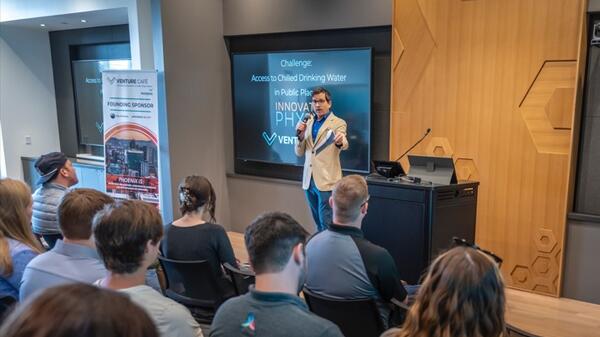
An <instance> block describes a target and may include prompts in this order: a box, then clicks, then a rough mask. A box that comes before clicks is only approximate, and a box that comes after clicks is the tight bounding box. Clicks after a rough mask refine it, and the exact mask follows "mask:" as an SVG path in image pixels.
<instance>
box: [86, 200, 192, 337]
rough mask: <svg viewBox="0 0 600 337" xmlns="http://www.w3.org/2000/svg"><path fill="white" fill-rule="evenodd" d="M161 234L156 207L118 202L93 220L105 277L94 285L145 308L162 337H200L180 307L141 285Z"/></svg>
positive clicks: (139, 202) (183, 309) (136, 202)
mask: <svg viewBox="0 0 600 337" xmlns="http://www.w3.org/2000/svg"><path fill="white" fill-rule="evenodd" d="M162 234H163V226H162V220H161V218H160V214H159V213H158V210H157V209H156V207H154V206H152V205H150V204H147V203H144V202H141V201H118V202H116V203H115V204H112V205H107V206H105V208H104V209H103V210H101V211H100V212H98V214H96V216H95V217H94V237H95V240H96V247H97V248H98V253H100V256H101V257H102V259H103V260H104V265H105V266H106V269H107V270H108V275H107V276H106V277H105V278H103V279H100V280H98V281H97V282H96V283H95V284H96V285H98V286H101V287H105V288H109V289H113V290H118V291H121V292H124V293H126V294H128V295H129V296H130V298H131V300H132V301H133V302H134V303H136V304H138V305H139V306H141V307H142V308H144V309H145V310H146V311H147V312H148V314H149V315H150V317H151V318H152V320H153V321H154V323H155V324H156V326H157V328H158V330H159V332H160V335H161V336H162V337H171V336H178V337H187V336H190V337H192V336H196V337H198V336H202V330H201V329H200V326H199V325H198V323H196V321H195V320H194V318H193V317H192V315H191V314H190V312H189V311H188V310H187V309H186V308H185V307H184V306H182V305H181V304H179V303H177V302H175V301H173V300H171V299H169V298H167V297H164V296H163V295H162V294H161V293H159V292H158V291H156V290H154V289H152V288H151V287H149V286H147V285H144V279H145V275H146V269H148V267H149V266H150V265H151V264H153V263H154V262H155V261H156V259H157V256H158V254H159V244H160V239H161V238H162Z"/></svg>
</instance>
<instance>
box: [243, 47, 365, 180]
mask: <svg viewBox="0 0 600 337" xmlns="http://www.w3.org/2000/svg"><path fill="white" fill-rule="evenodd" d="M232 69H233V70H232V78H233V109H234V129H235V131H234V134H235V140H234V141H235V157H236V160H237V161H242V162H261V163H268V164H274V165H289V166H302V165H303V163H304V157H297V156H296V154H295V153H294V145H295V143H296V142H297V137H296V131H295V126H296V123H298V121H300V120H302V118H303V117H304V116H305V115H306V114H307V113H309V112H310V111H311V110H312V105H311V92H312V89H313V88H315V87H324V88H325V89H327V90H328V91H329V92H330V93H331V95H332V106H331V111H332V112H333V113H334V114H335V115H336V116H338V117H340V118H342V119H344V120H345V121H346V122H347V124H348V130H347V138H348V142H349V145H350V147H349V149H348V150H346V151H342V154H341V163H342V169H343V170H345V171H354V172H368V171H369V167H370V164H369V163H370V131H371V48H359V49H335V50H305V51H285V52H268V53H236V54H233V55H232Z"/></svg>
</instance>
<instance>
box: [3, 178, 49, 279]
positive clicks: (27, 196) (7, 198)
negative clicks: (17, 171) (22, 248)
mask: <svg viewBox="0 0 600 337" xmlns="http://www.w3.org/2000/svg"><path fill="white" fill-rule="evenodd" d="M30 205H31V190H30V189H29V186H27V185H26V184H25V183H24V182H22V181H20V180H14V179H9V178H5V179H0V274H2V275H8V276H10V275H11V274H12V272H13V265H12V258H11V256H10V252H9V245H8V239H13V240H16V241H19V242H21V243H23V244H25V245H27V246H29V247H30V248H31V249H33V250H34V251H36V252H37V253H41V252H42V247H41V245H40V243H39V242H38V241H37V239H36V238H35V236H33V232H32V231H31V223H30V219H29V217H28V215H27V208H28V207H29V206H30Z"/></svg>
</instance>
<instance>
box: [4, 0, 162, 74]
mask: <svg viewBox="0 0 600 337" xmlns="http://www.w3.org/2000/svg"><path fill="white" fill-rule="evenodd" d="M113 8H127V12H128V19H129V38H130V44H131V61H132V65H133V68H134V69H154V58H153V57H154V56H153V52H152V27H151V25H152V22H151V15H150V0H50V1H49V0H27V1H23V0H1V1H0V22H7V21H15V20H23V19H32V18H38V17H46V16H56V15H64V14H72V13H82V12H90V11H99V10H105V9H113Z"/></svg>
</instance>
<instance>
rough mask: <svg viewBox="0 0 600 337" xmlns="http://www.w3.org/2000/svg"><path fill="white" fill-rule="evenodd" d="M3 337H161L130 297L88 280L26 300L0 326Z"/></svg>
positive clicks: (56, 288) (55, 288) (47, 291)
mask: <svg viewBox="0 0 600 337" xmlns="http://www.w3.org/2000/svg"><path fill="white" fill-rule="evenodd" d="M0 336H3V337H73V336H78V337H158V332H157V331H156V327H155V326H154V324H153V323H152V320H151V319H150V317H149V316H148V314H146V312H145V311H144V310H142V309H141V308H140V307H139V306H137V305H135V304H134V303H133V302H131V300H129V299H128V298H127V296H124V295H123V294H119V293H117V292H114V291H111V290H105V289H100V288H98V287H94V286H92V285H87V284H70V285H62V286H59V287H54V288H50V289H47V290H45V291H43V292H42V293H40V295H39V296H34V297H33V298H30V299H29V300H27V301H25V302H24V303H23V304H21V306H19V307H18V308H17V309H16V310H15V311H14V312H13V313H12V314H11V315H10V316H9V317H8V318H7V320H6V321H5V322H4V324H3V325H2V327H0Z"/></svg>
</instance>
